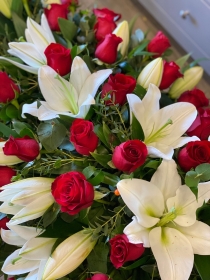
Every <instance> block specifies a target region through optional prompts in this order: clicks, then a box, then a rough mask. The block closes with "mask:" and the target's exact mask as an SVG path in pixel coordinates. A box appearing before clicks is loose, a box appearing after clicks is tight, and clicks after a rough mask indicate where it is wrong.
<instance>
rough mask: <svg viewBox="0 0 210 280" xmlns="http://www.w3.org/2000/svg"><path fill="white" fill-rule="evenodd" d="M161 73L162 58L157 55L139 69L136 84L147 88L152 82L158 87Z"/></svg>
mask: <svg viewBox="0 0 210 280" xmlns="http://www.w3.org/2000/svg"><path fill="white" fill-rule="evenodd" d="M162 75H163V60H162V58H160V57H158V58H156V59H154V60H153V61H151V62H150V63H149V64H147V66H146V67H145V68H144V69H143V70H142V71H141V73H140V74H139V76H138V78H137V84H139V85H140V86H142V87H144V88H145V89H148V87H149V84H154V85H156V86H157V87H159V85H160V82H161V80H162Z"/></svg>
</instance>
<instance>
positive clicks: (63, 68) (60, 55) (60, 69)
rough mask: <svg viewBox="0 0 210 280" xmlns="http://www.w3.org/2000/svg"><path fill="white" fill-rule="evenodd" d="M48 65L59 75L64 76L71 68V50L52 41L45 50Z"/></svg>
mask: <svg viewBox="0 0 210 280" xmlns="http://www.w3.org/2000/svg"><path fill="white" fill-rule="evenodd" d="M44 54H45V56H46V58H47V65H49V66H50V67H51V68H53V69H54V70H55V71H56V72H57V73H58V74H59V75H61V76H64V75H66V74H68V73H69V72H70V70H71V63H72V59H71V50H70V49H67V48H65V47H64V46H62V45H61V44H57V43H51V44H50V45H49V46H48V47H47V48H46V49H45V51H44Z"/></svg>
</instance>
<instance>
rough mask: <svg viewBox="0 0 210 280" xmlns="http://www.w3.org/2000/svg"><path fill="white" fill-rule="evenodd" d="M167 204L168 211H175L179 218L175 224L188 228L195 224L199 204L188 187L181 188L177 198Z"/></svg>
mask: <svg viewBox="0 0 210 280" xmlns="http://www.w3.org/2000/svg"><path fill="white" fill-rule="evenodd" d="M166 204H167V207H168V211H170V210H171V209H175V213H177V217H176V218H175V219H174V222H175V223H177V224H178V225H180V226H186V227H188V226H191V225H193V224H194V223H195V221H196V210H197V208H198V203H197V200H196V197H195V195H194V193H193V192H192V191H191V190H190V188H189V187H187V186H186V185H184V186H180V187H179V188H178V189H177V191H176V196H175V197H171V198H169V199H168V200H167V202H166Z"/></svg>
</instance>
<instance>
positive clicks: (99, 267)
mask: <svg viewBox="0 0 210 280" xmlns="http://www.w3.org/2000/svg"><path fill="white" fill-rule="evenodd" d="M108 253H109V248H108V246H107V245H106V244H104V243H99V244H97V245H96V246H95V247H94V249H93V250H92V252H91V253H90V254H89V256H88V257H87V262H88V269H89V270H90V271H100V272H101V273H105V274H106V273H107V256H108Z"/></svg>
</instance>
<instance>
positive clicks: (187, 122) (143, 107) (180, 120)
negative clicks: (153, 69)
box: [127, 84, 199, 160]
mask: <svg viewBox="0 0 210 280" xmlns="http://www.w3.org/2000/svg"><path fill="white" fill-rule="evenodd" d="M160 96H161V95H160V90H159V89H158V88H157V87H156V86H155V85H153V84H150V86H149V88H148V91H147V93H146V95H145V96H144V98H143V99H142V100H141V99H140V98H139V97H138V96H137V95H135V94H127V99H128V103H129V107H130V112H131V122H132V114H134V116H135V117H136V119H137V120H138V121H139V123H140V124H141V127H142V129H143V132H144V136H145V139H144V143H145V144H146V145H147V149H148V154H149V155H150V156H151V157H160V158H164V159H168V160H169V159H171V158H172V156H173V153H174V149H175V148H178V147H181V146H183V145H185V144H186V143H188V142H189V141H195V140H199V139H198V138H197V137H195V136H193V137H181V136H182V135H183V134H184V133H185V132H186V131H187V129H188V128H189V127H190V126H191V124H192V123H193V121H194V120H195V118H196V116H197V111H196V108H195V106H194V105H192V104H190V103H187V102H179V103H176V104H172V105H169V106H166V107H164V108H162V109H159V99H160Z"/></svg>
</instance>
